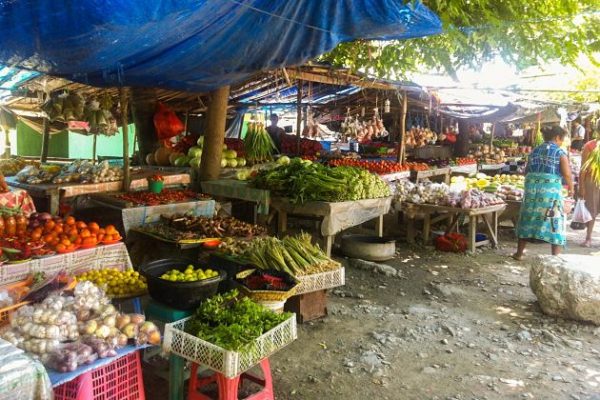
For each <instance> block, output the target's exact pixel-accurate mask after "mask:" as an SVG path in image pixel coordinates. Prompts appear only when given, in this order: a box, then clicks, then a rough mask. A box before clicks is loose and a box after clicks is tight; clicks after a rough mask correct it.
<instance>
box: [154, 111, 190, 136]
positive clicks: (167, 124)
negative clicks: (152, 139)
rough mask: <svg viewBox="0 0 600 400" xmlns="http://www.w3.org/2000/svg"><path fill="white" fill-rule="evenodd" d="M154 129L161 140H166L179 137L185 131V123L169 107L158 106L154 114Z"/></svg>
mask: <svg viewBox="0 0 600 400" xmlns="http://www.w3.org/2000/svg"><path fill="white" fill-rule="evenodd" d="M154 129H155V130H156V136H158V139H159V140H165V139H169V138H172V137H173V136H177V135H179V134H180V133H181V132H183V130H184V126H183V123H182V122H181V120H180V119H179V118H178V117H177V115H175V113H174V112H173V111H171V110H170V109H169V108H168V107H167V106H165V105H164V104H162V103H157V104H156V113H155V114H154Z"/></svg>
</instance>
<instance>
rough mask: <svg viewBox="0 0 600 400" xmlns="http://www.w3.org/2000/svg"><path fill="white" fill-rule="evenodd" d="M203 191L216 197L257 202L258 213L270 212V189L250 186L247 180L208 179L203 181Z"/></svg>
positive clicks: (266, 213)
mask: <svg viewBox="0 0 600 400" xmlns="http://www.w3.org/2000/svg"><path fill="white" fill-rule="evenodd" d="M202 192H203V193H205V194H208V195H211V196H215V197H224V198H228V199H238V200H244V201H249V202H252V203H255V204H256V206H255V212H256V213H257V214H263V215H268V214H269V204H270V198H271V195H270V191H268V190H263V189H257V188H253V187H250V185H249V184H248V182H246V181H238V180H234V179H217V180H214V181H206V182H202Z"/></svg>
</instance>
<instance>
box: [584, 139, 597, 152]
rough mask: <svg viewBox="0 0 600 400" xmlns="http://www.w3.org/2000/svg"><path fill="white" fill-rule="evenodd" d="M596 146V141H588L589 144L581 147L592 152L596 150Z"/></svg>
mask: <svg viewBox="0 0 600 400" xmlns="http://www.w3.org/2000/svg"><path fill="white" fill-rule="evenodd" d="M597 145H598V141H597V140H590V141H589V142H587V143H586V144H585V146H583V149H584V150H589V151H592V150H594V149H595V148H596V146H597Z"/></svg>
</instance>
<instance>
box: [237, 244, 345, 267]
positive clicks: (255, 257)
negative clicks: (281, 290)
mask: <svg viewBox="0 0 600 400" xmlns="http://www.w3.org/2000/svg"><path fill="white" fill-rule="evenodd" d="M243 258H244V259H245V260H247V261H248V262H250V263H252V265H254V266H256V267H258V268H260V269H275V270H277V271H282V272H287V273H288V274H290V275H293V276H302V275H310V274H316V273H319V272H325V271H330V270H332V269H337V268H339V267H340V265H339V264H338V263H337V262H335V261H334V260H332V259H331V258H329V257H328V256H327V255H326V254H325V253H324V252H323V250H321V248H320V247H319V246H318V245H314V244H312V243H311V236H310V235H308V234H306V233H302V234H300V235H298V236H287V237H286V238H284V239H283V240H279V239H277V238H273V237H268V238H260V239H255V240H253V241H252V243H251V244H250V247H249V248H248V249H246V251H245V252H244V255H243Z"/></svg>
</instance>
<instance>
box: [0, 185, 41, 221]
mask: <svg viewBox="0 0 600 400" xmlns="http://www.w3.org/2000/svg"><path fill="white" fill-rule="evenodd" d="M0 206H2V207H6V208H14V209H20V210H21V212H22V213H23V214H24V215H25V216H29V214H31V213H34V212H35V204H33V199H32V198H31V196H29V193H27V191H25V190H21V189H13V190H12V191H10V192H6V193H0Z"/></svg>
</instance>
